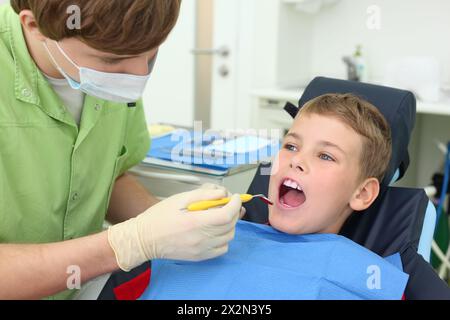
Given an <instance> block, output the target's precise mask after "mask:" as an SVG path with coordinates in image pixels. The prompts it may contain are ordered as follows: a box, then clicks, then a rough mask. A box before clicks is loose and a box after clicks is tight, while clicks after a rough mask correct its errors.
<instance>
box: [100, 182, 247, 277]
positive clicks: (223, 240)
mask: <svg viewBox="0 0 450 320" xmlns="http://www.w3.org/2000/svg"><path fill="white" fill-rule="evenodd" d="M226 196H227V194H226V190H224V189H202V188H200V189H197V190H194V191H191V192H186V193H181V194H178V195H175V196H172V197H170V198H168V199H166V200H163V201H161V202H159V203H158V204H156V205H154V206H153V207H151V208H149V209H148V210H147V211H145V212H144V213H142V214H141V215H139V216H138V217H136V218H134V219H130V220H128V221H126V222H123V223H120V224H117V225H114V226H112V227H110V228H109V229H108V240H109V244H110V245H111V248H112V249H113V250H114V253H115V254H116V260H117V263H118V265H119V267H120V268H121V269H122V270H124V271H130V270H131V269H133V268H135V267H137V266H139V265H141V264H142V263H144V262H146V261H148V260H152V259H175V260H186V261H201V260H206V259H211V258H215V257H217V256H220V255H223V254H225V253H226V252H227V251H228V243H229V242H230V241H231V240H232V239H233V238H234V233H235V227H236V223H237V221H238V219H239V218H240V210H241V206H242V202H241V199H240V197H239V195H234V196H233V197H232V199H231V201H230V203H228V204H227V205H226V206H224V207H222V208H218V209H211V210H207V211H198V212H187V211H186V209H185V208H187V206H188V205H189V204H191V203H193V202H197V201H203V200H215V199H219V198H223V197H226Z"/></svg>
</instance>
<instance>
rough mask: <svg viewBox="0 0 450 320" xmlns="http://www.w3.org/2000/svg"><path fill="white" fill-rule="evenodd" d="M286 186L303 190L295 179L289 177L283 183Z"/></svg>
mask: <svg viewBox="0 0 450 320" xmlns="http://www.w3.org/2000/svg"><path fill="white" fill-rule="evenodd" d="M283 184H284V185H285V186H286V187H289V188H292V189H297V190H300V191H302V188H301V187H300V186H299V185H298V183H297V182H295V181H293V180H289V179H287V180H286V181H284V183H283Z"/></svg>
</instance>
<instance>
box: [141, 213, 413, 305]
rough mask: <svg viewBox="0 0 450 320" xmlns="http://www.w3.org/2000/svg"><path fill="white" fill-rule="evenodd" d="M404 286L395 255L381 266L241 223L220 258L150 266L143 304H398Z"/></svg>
mask: <svg viewBox="0 0 450 320" xmlns="http://www.w3.org/2000/svg"><path fill="white" fill-rule="evenodd" d="M407 281H408V275H407V274H405V273H404V272H403V271H402V266H401V260H400V256H399V255H398V254H396V255H394V256H391V257H388V258H386V259H383V258H381V257H380V256H378V255H376V254H375V253H373V252H371V251H369V250H367V249H365V248H364V247H362V246H360V245H358V244H356V243H354V242H353V241H351V240H349V239H347V238H345V237H342V236H339V235H334V234H312V235H288V234H284V233H281V232H278V231H276V230H275V229H273V228H272V227H270V226H265V225H258V224H253V223H249V222H245V221H239V222H238V224H237V227H236V236H235V239H234V240H233V241H232V242H231V243H230V248H229V252H228V253H227V254H226V255H224V256H222V257H219V258H215V259H211V260H207V261H203V262H184V261H175V260H154V261H152V276H151V281H150V285H149V287H148V288H147V290H146V291H145V293H144V294H143V296H142V297H141V299H145V300H291V299H294V300H315V299H319V300H320V299H326V300H328V299H348V300H355V299H356V300H359V299H401V298H402V296H403V293H404V290H405V287H406V284H407Z"/></svg>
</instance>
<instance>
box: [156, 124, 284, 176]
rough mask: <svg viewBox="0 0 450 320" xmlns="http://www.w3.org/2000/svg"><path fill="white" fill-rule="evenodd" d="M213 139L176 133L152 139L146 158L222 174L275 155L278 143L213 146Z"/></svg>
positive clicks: (252, 140) (252, 139)
mask: <svg viewBox="0 0 450 320" xmlns="http://www.w3.org/2000/svg"><path fill="white" fill-rule="evenodd" d="M216 138H217V137H214V136H207V135H204V134H202V133H195V132H193V131H186V130H177V131H175V132H173V133H171V134H168V135H165V136H162V137H157V138H153V139H152V145H151V149H150V151H149V152H148V154H147V156H148V157H150V158H155V159H160V160H166V161H172V162H175V163H182V164H188V165H194V166H198V167H202V168H208V169H212V170H222V171H225V170H230V169H233V168H236V167H239V166H242V165H250V164H257V163H259V162H260V161H264V160H267V159H269V158H270V157H273V156H275V155H276V154H277V153H278V151H279V141H274V140H271V141H269V140H266V139H264V138H261V137H256V136H244V137H239V138H236V139H228V140H225V142H224V143H221V144H217V139H216ZM219 140H220V139H219ZM261 142H263V143H262V144H261V147H260V148H257V149H253V146H255V145H258V144H259V143H261ZM264 142H267V144H265V143H264Z"/></svg>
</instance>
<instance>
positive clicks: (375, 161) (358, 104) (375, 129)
mask: <svg viewBox="0 0 450 320" xmlns="http://www.w3.org/2000/svg"><path fill="white" fill-rule="evenodd" d="M308 114H318V115H323V116H331V117H335V118H337V119H339V120H340V121H342V122H343V123H344V124H346V125H347V126H349V127H350V128H352V129H353V130H354V131H355V132H356V133H358V134H359V135H360V136H361V137H362V138H363V145H362V152H361V160H360V172H359V177H360V179H361V180H364V179H367V178H372V177H373V178H377V179H378V181H379V182H380V183H381V181H382V180H383V178H384V175H385V174H386V170H387V167H388V165H389V161H390V159H391V154H392V138H391V129H390V127H389V124H388V123H387V121H386V119H385V118H384V116H383V115H382V114H381V113H380V111H379V110H378V109H377V108H376V107H374V106H373V105H372V104H370V103H369V102H367V101H365V100H364V99H362V98H360V97H357V96H355V95H353V94H325V95H322V96H320V97H317V98H315V99H313V100H311V101H309V102H308V103H306V104H305V105H304V106H303V108H301V109H300V112H299V114H298V116H303V115H308Z"/></svg>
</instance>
